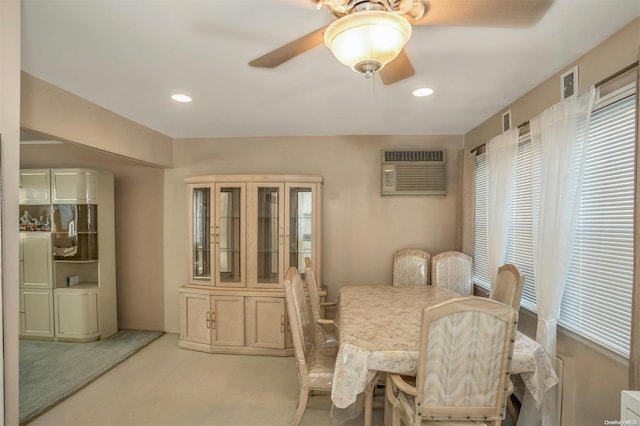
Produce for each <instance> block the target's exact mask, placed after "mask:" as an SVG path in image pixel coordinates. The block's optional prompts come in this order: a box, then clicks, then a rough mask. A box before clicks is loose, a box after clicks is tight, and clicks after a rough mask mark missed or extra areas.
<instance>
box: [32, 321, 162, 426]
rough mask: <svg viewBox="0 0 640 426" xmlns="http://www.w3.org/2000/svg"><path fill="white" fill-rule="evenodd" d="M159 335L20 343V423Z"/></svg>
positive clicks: (125, 333) (130, 333)
mask: <svg viewBox="0 0 640 426" xmlns="http://www.w3.org/2000/svg"><path fill="white" fill-rule="evenodd" d="M162 334H164V333H163V332H162V331H147V330H121V331H119V332H118V333H116V334H114V335H113V336H111V337H110V338H108V339H105V340H99V341H97V342H90V343H63V342H40V341H30V340H20V424H24V423H27V422H28V421H30V420H32V419H33V418H35V417H36V416H38V415H40V414H42V413H43V412H44V411H46V410H48V409H49V408H51V407H52V406H54V405H55V404H57V403H58V402H60V401H62V400H63V399H65V398H67V397H68V396H70V395H72V394H73V393H75V392H76V391H78V390H79V389H82V388H83V387H84V386H86V385H87V384H88V383H90V382H91V381H93V380H95V379H96V378H97V377H99V376H100V375H102V374H104V373H105V372H106V371H108V370H109V369H111V368H112V367H114V366H115V365H117V364H119V363H120V362H122V361H124V360H125V359H127V358H128V357H130V356H131V355H133V354H134V353H136V352H137V351H139V350H140V349H142V348H143V347H145V346H146V345H148V344H149V343H151V342H153V341H154V340H155V339H157V338H158V337H160V336H161V335H162Z"/></svg>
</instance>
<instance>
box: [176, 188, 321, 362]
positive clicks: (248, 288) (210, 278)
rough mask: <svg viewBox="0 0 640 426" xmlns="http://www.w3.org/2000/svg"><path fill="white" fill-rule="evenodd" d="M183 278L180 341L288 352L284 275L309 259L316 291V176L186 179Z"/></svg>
mask: <svg viewBox="0 0 640 426" xmlns="http://www.w3.org/2000/svg"><path fill="white" fill-rule="evenodd" d="M186 189H187V206H188V212H189V215H188V229H189V256H188V257H189V278H188V283H187V284H186V285H184V286H182V287H181V288H180V289H179V293H180V340H179V346H180V347H181V348H186V349H193V350H200V351H205V352H214V353H237V354H253V355H283V356H286V355H293V345H292V341H291V330H290V328H289V322H288V319H287V315H286V307H285V300H284V291H283V288H282V282H283V280H284V275H285V272H286V270H287V269H288V268H289V267H290V266H295V267H297V268H298V269H299V270H300V272H301V273H302V274H303V276H304V272H305V271H304V268H305V266H304V265H305V263H304V258H305V257H307V256H308V257H310V258H311V259H312V261H313V263H314V265H315V269H316V279H317V283H318V286H319V289H320V295H321V297H323V298H324V296H325V295H326V292H325V291H324V289H322V287H321V276H320V271H321V260H322V259H321V238H320V236H321V235H322V177H321V176H315V175H206V176H193V177H189V178H187V179H186Z"/></svg>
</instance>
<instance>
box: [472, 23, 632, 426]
mask: <svg viewBox="0 0 640 426" xmlns="http://www.w3.org/2000/svg"><path fill="white" fill-rule="evenodd" d="M639 46H640V19H636V20H634V21H633V22H631V23H630V24H629V25H627V26H626V27H624V28H623V29H621V30H620V31H618V32H617V33H616V34H614V35H612V36H611V37H610V38H609V39H607V40H605V41H604V42H603V43H601V44H600V45H598V46H597V47H596V48H594V49H592V50H591V51H590V52H588V53H587V54H585V55H584V56H582V57H581V58H579V59H578V60H577V61H575V62H573V63H571V64H567V66H566V67H565V68H564V69H562V70H559V71H558V73H557V74H555V75H553V76H551V77H550V78H549V79H548V80H546V81H545V82H543V83H542V84H541V85H539V86H538V87H536V88H535V89H533V90H532V91H530V92H529V93H527V94H526V95H524V96H523V97H522V98H520V99H518V100H517V101H516V102H514V103H513V104H511V105H507V106H505V108H504V109H503V110H501V111H498V112H497V113H496V115H494V116H493V117H491V118H489V119H488V120H487V121H485V122H484V123H483V124H481V125H480V126H478V127H476V128H475V129H473V130H471V131H470V132H469V133H467V134H466V135H465V136H464V140H465V148H466V150H467V151H468V150H469V149H470V148H473V147H476V146H478V145H480V144H483V143H486V142H487V141H488V140H489V139H491V138H492V137H493V136H495V135H497V134H498V133H499V132H500V116H501V114H502V113H503V112H504V111H506V110H507V109H509V108H511V114H512V122H513V123H514V124H516V125H517V124H519V123H521V122H523V121H526V120H529V119H531V118H533V117H535V116H536V115H538V114H540V113H541V112H542V111H544V110H545V109H547V108H549V107H550V106H552V105H553V104H555V103H557V102H559V101H560V74H562V73H563V72H564V71H566V70H568V69H570V68H572V67H573V66H575V65H578V66H579V71H578V73H579V87H580V90H585V89H586V88H588V87H589V86H591V85H593V84H595V83H597V82H598V81H600V80H602V79H604V78H606V77H608V76H609V75H611V74H613V73H615V72H617V71H618V70H620V69H622V68H624V67H626V66H628V65H630V64H632V63H634V62H635V61H637V60H638V53H639V50H638V49H639ZM470 178H472V175H471V176H470ZM466 183H467V185H465V188H467V190H469V191H471V190H472V188H473V186H472V185H468V182H466ZM470 197H472V193H469V192H466V193H465V194H464V198H465V199H467V200H468V199H470ZM470 205H471V204H470ZM465 232H466V233H469V232H472V230H471V227H468V226H467V227H465ZM521 317H522V318H523V320H522V321H521V326H522V327H524V329H525V331H526V332H528V334H530V335H532V336H533V335H535V319H534V320H531V319H526V316H525V315H522V316H521ZM558 353H563V354H566V355H569V356H572V357H575V362H576V370H577V371H578V374H577V375H576V381H575V390H576V393H575V413H574V415H575V423H574V424H579V425H585V426H586V425H602V424H603V422H604V421H605V420H616V419H619V418H620V391H621V390H623V389H626V388H627V387H628V380H627V378H628V376H627V361H626V360H623V359H621V358H620V357H618V356H616V355H613V354H610V353H608V352H607V351H606V350H598V349H597V348H596V347H595V346H594V345H592V344H589V343H587V342H585V341H582V340H581V339H576V338H574V337H572V336H571V335H570V334H569V333H564V332H563V331H562V329H561V331H560V333H559V336H558Z"/></svg>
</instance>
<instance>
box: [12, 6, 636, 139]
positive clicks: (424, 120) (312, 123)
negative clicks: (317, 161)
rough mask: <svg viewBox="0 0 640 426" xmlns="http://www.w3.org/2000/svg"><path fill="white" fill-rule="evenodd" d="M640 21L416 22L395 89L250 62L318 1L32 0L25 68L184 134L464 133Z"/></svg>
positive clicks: (308, 15) (632, 12)
mask: <svg viewBox="0 0 640 426" xmlns="http://www.w3.org/2000/svg"><path fill="white" fill-rule="evenodd" d="M521 1H526V0H521ZM637 16H640V1H638V0H555V3H554V4H553V5H552V6H551V8H550V9H549V11H548V12H547V13H546V15H545V16H544V17H543V18H542V20H541V21H540V22H539V23H538V24H537V25H536V26H534V27H532V28H526V29H496V28H462V27H431V26H426V25H424V26H415V27H414V30H413V35H412V37H411V39H410V40H409V43H408V44H407V46H406V48H405V50H406V52H407V54H408V55H409V58H410V59H411V62H412V63H413V66H414V68H415V70H416V75H414V76H413V77H411V78H408V79H406V80H403V81H401V82H399V83H396V84H393V85H390V86H385V85H383V84H382V82H381V81H380V80H379V78H376V79H375V80H373V81H372V80H366V79H365V78H364V77H362V76H361V75H359V74H356V73H355V72H353V71H351V70H349V69H348V68H347V67H345V66H344V65H342V64H340V63H339V62H338V61H337V60H336V59H335V58H333V56H332V55H331V53H330V52H329V51H328V50H327V49H326V48H325V47H324V46H318V47H316V48H314V49H313V50H311V51H308V52H306V53H304V54H302V55H300V56H298V57H296V58H294V59H292V60H291V61H289V62H286V63H285V64H283V65H281V66H279V67H276V68H274V69H262V68H252V67H249V66H248V65H247V63H248V62H249V61H250V60H252V59H255V58H256V57H259V56H261V55H263V54H264V53H267V52H269V51H271V50H273V49H275V48H277V47H280V46H281V45H283V44H286V43H288V42H290V41H292V40H294V39H296V38H298V37H300V36H302V35H304V34H307V33H309V32H311V31H313V30H315V29H317V28H319V27H322V26H324V25H326V24H328V23H330V22H331V21H332V20H333V19H334V18H333V17H332V15H330V14H329V13H328V12H327V11H326V10H325V9H324V8H323V9H321V10H316V8H315V6H314V4H313V2H311V1H309V0H249V1H241V0H23V1H22V69H23V70H24V71H26V72H28V73H30V74H33V75H35V76H37V77H39V78H42V79H44V80H46V81H48V82H50V83H52V84H54V85H56V86H59V87H61V88H63V89H65V90H68V91H70V92H73V93H75V94H77V95H79V96H81V97H83V98H85V99H88V100H90V101H92V102H95V103H96V104H98V105H101V106H103V107H105V108H107V109H109V110H111V111H114V112H116V113H118V114H121V115H123V116H126V117H128V118H130V119H131V120H134V121H136V122H139V123H141V124H143V125H145V126H148V127H150V128H153V129H155V130H157V131H159V132H161V133H164V134H166V135H168V136H171V137H174V138H184V137H231V136H284V135H372V134H376V135H389V134H397V135H400V134H462V133H465V132H467V131H469V130H471V129H473V128H474V127H475V126H477V125H478V124H480V123H482V122H483V121H484V120H486V119H487V118H489V117H490V116H491V115H493V114H494V113H496V112H499V111H500V110H501V109H502V108H504V107H505V106H506V105H508V104H509V103H510V102H512V101H514V100H515V99H517V98H519V97H520V96H522V95H523V94H525V93H526V92H528V91H529V90H531V89H532V88H534V87H535V86H537V85H538V84H540V83H541V82H542V81H544V80H545V79H546V78H548V77H549V76H550V75H552V74H553V73H555V72H558V71H560V70H561V69H563V68H564V67H567V66H568V64H570V63H571V62H572V61H573V60H575V59H576V58H578V57H579V56H580V55H582V54H583V53H584V52H586V51H588V50H589V49H591V48H592V47H593V46H595V45H596V44H598V43H599V42H600V41H602V40H604V39H605V38H607V37H608V36H609V35H611V34H613V33H614V32H615V31H616V30H618V29H619V28H621V27H622V26H624V25H625V24H626V23H628V22H630V21H631V20H633V19H634V18H635V17H637ZM421 86H427V87H431V88H432V89H434V90H435V94H434V95H432V96H430V97H426V98H414V97H413V96H411V91H412V90H413V89H415V88H418V87H421ZM558 91H560V89H559V88H558ZM177 92H179V93H185V94H188V95H190V96H192V97H193V102H192V103H190V104H179V103H176V102H174V101H172V100H171V99H170V95H171V94H173V93H177Z"/></svg>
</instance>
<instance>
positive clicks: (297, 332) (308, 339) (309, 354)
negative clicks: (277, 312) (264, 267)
mask: <svg viewBox="0 0 640 426" xmlns="http://www.w3.org/2000/svg"><path fill="white" fill-rule="evenodd" d="M283 285H284V296H285V302H286V305H287V315H288V317H289V323H290V324H291V338H292V341H293V349H294V354H295V357H296V364H297V365H298V379H299V380H300V396H299V397H298V407H297V409H296V413H295V415H294V417H293V422H292V423H293V425H294V426H297V425H299V424H300V421H301V420H302V417H303V416H304V412H305V409H306V408H307V402H308V400H309V392H311V391H326V392H331V387H332V384H333V371H334V369H335V363H336V356H337V348H336V347H322V346H319V345H318V344H317V342H316V333H315V328H314V325H313V315H312V313H311V309H310V307H309V304H308V303H307V298H306V295H305V291H304V284H303V283H302V278H301V277H300V272H298V269H297V268H295V267H290V268H289V269H288V270H287V274H286V276H285V279H284V283H283ZM364 397H365V407H366V408H365V410H366V411H365V419H366V418H368V419H371V416H372V410H373V385H372V384H370V385H368V386H367V387H366V388H365V395H364ZM369 424H370V420H369Z"/></svg>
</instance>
